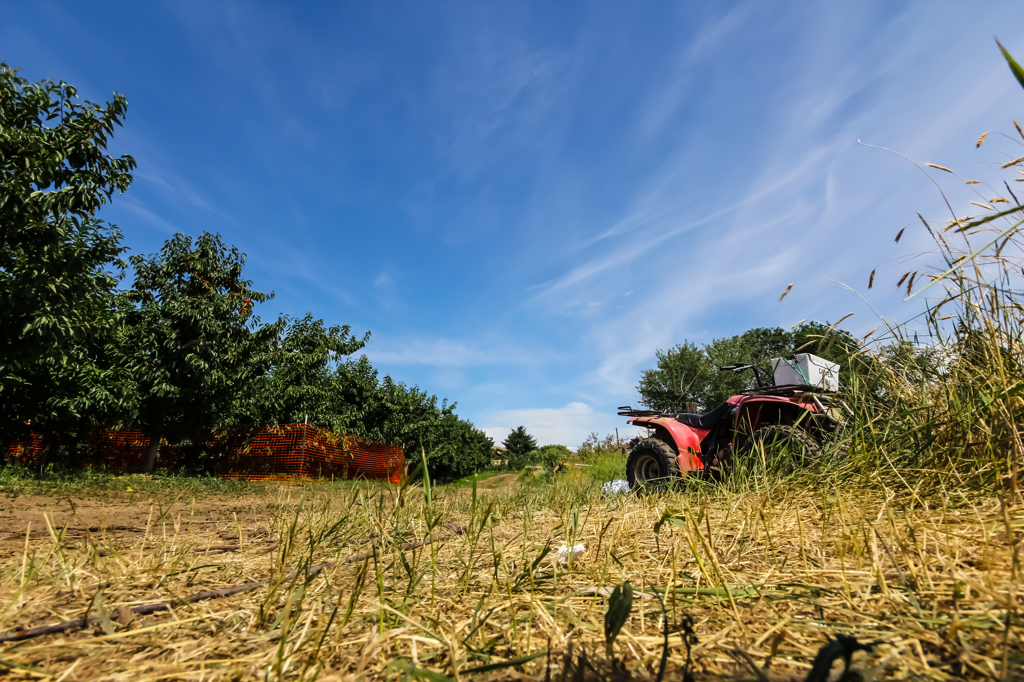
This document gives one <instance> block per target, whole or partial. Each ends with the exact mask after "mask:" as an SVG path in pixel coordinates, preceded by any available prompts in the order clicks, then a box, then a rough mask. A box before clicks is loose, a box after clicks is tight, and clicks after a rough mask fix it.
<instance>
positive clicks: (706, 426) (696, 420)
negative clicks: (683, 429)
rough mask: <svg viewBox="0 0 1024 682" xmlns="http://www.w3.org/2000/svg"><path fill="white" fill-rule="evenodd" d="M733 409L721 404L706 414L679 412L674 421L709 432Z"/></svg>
mask: <svg viewBox="0 0 1024 682" xmlns="http://www.w3.org/2000/svg"><path fill="white" fill-rule="evenodd" d="M733 407H734V406H733V404H732V403H722V404H721V405H719V406H718V407H716V408H715V409H713V410H711V411H710V412H708V413H707V414H688V413H686V412H680V413H679V414H677V415H676V421H677V422H679V423H680V424H686V425H687V426H689V427H692V428H695V429H701V430H704V431H710V430H711V429H713V428H714V427H715V425H716V424H718V422H720V421H721V420H722V418H723V417H725V416H727V415H729V414H731V413H732V410H733Z"/></svg>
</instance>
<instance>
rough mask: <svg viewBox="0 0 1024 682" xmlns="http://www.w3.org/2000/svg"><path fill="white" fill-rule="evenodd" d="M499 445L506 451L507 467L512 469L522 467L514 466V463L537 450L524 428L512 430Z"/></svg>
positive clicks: (532, 438) (519, 427)
mask: <svg viewBox="0 0 1024 682" xmlns="http://www.w3.org/2000/svg"><path fill="white" fill-rule="evenodd" d="M501 444H502V445H503V446H504V447H505V449H506V450H508V459H509V465H510V466H511V467H512V468H513V469H518V468H519V467H521V466H522V464H519V465H516V464H514V462H519V461H520V460H521V459H522V458H523V456H524V455H525V454H526V453H528V452H530V451H531V450H535V449H536V448H537V441H536V440H535V439H534V437H533V436H531V435H530V434H528V433H527V432H526V427H525V426H518V427H516V428H515V429H512V431H511V432H510V433H509V434H508V436H507V437H506V438H505V440H504V441H502V443H501Z"/></svg>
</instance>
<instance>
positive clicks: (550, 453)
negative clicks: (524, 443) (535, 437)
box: [522, 445, 573, 471]
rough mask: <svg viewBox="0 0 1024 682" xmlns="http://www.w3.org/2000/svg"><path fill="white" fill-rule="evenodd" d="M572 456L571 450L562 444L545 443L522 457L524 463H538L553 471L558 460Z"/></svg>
mask: <svg viewBox="0 0 1024 682" xmlns="http://www.w3.org/2000/svg"><path fill="white" fill-rule="evenodd" d="M572 458H573V454H572V450H570V449H569V448H567V447H565V446H564V445H545V446H543V447H540V448H537V449H536V450H531V451H530V452H528V453H526V455H524V456H523V458H522V459H523V462H524V464H539V465H540V466H542V467H544V468H545V469H546V470H548V471H553V470H554V468H555V467H556V466H558V464H559V462H565V461H566V460H569V459H572Z"/></svg>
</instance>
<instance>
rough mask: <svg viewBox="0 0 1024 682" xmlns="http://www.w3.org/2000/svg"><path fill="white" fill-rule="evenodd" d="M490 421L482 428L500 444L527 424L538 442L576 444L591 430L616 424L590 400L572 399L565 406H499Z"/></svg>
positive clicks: (603, 429)
mask: <svg viewBox="0 0 1024 682" xmlns="http://www.w3.org/2000/svg"><path fill="white" fill-rule="evenodd" d="M486 419H487V425H486V426H482V427H480V428H482V429H483V431H484V432H485V433H486V434H487V435H488V436H490V437H491V438H492V439H494V442H495V443H496V444H500V443H501V442H502V441H503V440H505V438H507V437H508V434H509V432H510V431H511V430H512V429H515V428H516V427H519V426H525V427H526V431H527V433H529V434H530V435H531V436H533V437H534V438H535V439H536V440H537V444H538V445H556V444H557V445H567V446H569V447H572V448H575V447H576V446H577V445H579V444H580V443H582V442H583V441H584V440H586V438H587V436H588V435H590V433H591V431H597V432H606V431H607V429H608V426H607V424H608V423H611V424H612V427H611V428H612V429H614V428H615V426H614V422H610V421H609V418H608V416H607V415H604V414H595V413H594V408H592V407H591V406H590V405H587V404H586V403H581V402H572V403H569V404H568V405H566V406H565V407H540V408H524V409H518V410H499V411H497V412H494V413H492V414H491V415H489V416H488V417H487V418H486Z"/></svg>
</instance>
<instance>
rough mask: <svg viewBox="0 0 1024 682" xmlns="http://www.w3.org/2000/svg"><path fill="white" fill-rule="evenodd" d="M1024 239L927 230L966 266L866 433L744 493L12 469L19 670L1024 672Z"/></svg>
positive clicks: (448, 676) (866, 377) (920, 329)
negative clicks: (609, 492) (251, 480)
mask: <svg viewBox="0 0 1024 682" xmlns="http://www.w3.org/2000/svg"><path fill="white" fill-rule="evenodd" d="M1022 135H1024V133H1022ZM979 144H980V141H979ZM1018 161H1019V160H1018ZM1014 163H1016V162H1014ZM1011 165H1012V164H1011ZM994 201H995V200H990V202H994ZM1000 202H1006V203H1009V200H1007V199H1000ZM1000 202H996V203H1000ZM978 206H983V205H981V204H978ZM989 209H991V206H989ZM986 210H988V209H986ZM993 210H994V209H993ZM996 219H999V220H1005V221H1011V220H1012V221H1014V222H1012V223H1011V224H1010V226H1009V227H1007V226H1006V224H1005V223H1003V222H997V221H996ZM1022 225H1024V208H1022V207H1021V206H1016V207H1014V208H1013V209H1011V210H1010V211H1009V212H1006V213H1005V214H1003V213H1000V214H996V213H993V214H992V215H989V216H987V217H985V218H983V219H969V218H964V219H959V218H957V217H956V216H953V219H952V220H951V221H950V223H949V224H948V225H944V226H937V227H935V228H933V227H932V226H930V225H929V226H928V228H927V229H928V230H929V232H930V233H931V234H932V235H933V237H935V240H936V245H937V249H938V251H939V252H940V254H941V256H942V262H943V264H940V266H939V270H938V271H936V270H934V269H932V270H929V269H927V268H924V269H922V270H920V271H915V272H913V273H909V272H908V273H907V274H906V275H904V279H907V280H908V284H907V293H908V294H910V293H911V289H912V287H913V286H914V283H915V281H917V282H919V286H923V285H922V284H920V283H923V282H929V283H930V284H928V285H927V286H931V284H934V283H940V286H938V287H935V288H934V289H933V290H932V291H933V293H934V294H935V295H941V296H944V298H943V299H942V300H941V301H940V302H939V303H936V304H934V305H930V307H929V308H928V311H927V317H925V318H919V319H917V320H916V322H915V324H917V325H918V326H917V327H916V328H912V327H909V326H894V325H891V324H888V323H886V321H885V320H881V319H880V324H879V329H881V330H882V331H881V332H879V333H878V334H876V333H875V331H872V332H871V333H869V334H868V336H866V337H865V338H864V340H862V341H863V342H864V345H863V348H860V349H858V350H857V351H856V352H855V353H853V354H852V355H850V357H849V363H848V366H847V370H848V372H849V374H848V376H849V378H848V380H847V382H846V386H845V387H844V402H845V404H846V405H847V407H849V412H848V414H849V419H847V425H846V427H844V429H842V430H841V431H840V432H839V433H838V434H836V436H835V438H834V440H833V441H832V442H829V443H827V444H826V448H825V452H824V455H823V456H822V457H821V458H820V459H818V460H817V461H815V462H813V463H811V464H809V465H808V466H803V465H801V466H795V467H794V466H792V465H791V463H787V462H785V461H783V462H781V463H778V464H777V465H772V464H767V458H763V459H759V458H758V457H757V456H749V455H750V453H748V456H746V457H744V458H740V457H736V458H734V459H733V460H731V461H730V462H729V471H728V475H727V476H726V477H725V478H724V479H723V480H721V481H718V480H714V479H710V478H697V477H694V478H689V479H686V480H683V481H682V482H680V484H679V485H678V486H676V487H674V488H672V489H662V490H656V491H650V492H648V493H645V494H630V495H618V496H613V497H608V496H604V495H602V493H601V484H602V483H603V482H604V481H606V480H609V479H611V478H616V477H621V475H622V472H623V469H624V462H623V455H622V454H621V453H620V452H617V451H609V450H608V449H606V450H605V451H601V452H591V453H590V454H589V455H587V457H588V458H589V459H588V460H587V461H586V462H584V463H586V464H589V465H590V466H588V467H570V469H569V471H567V472H565V473H563V474H560V475H559V476H557V477H556V478H554V480H552V477H551V475H550V473H542V474H541V475H539V476H538V475H534V474H531V475H528V476H527V475H524V476H518V475H514V474H500V475H495V476H486V477H485V476H477V477H474V478H472V479H470V480H466V481H462V482H461V483H460V484H457V485H451V486H436V487H431V486H430V485H429V484H427V485H424V484H423V483H415V484H410V485H405V486H401V487H398V486H384V485H374V484H349V483H337V484H333V483H321V484H311V485H303V486H280V485H270V484H245V483H237V482H222V481H218V480H215V479H189V478H178V477H164V478H160V477H140V476H124V477H116V476H109V475H100V474H77V475H71V476H61V475H59V474H54V473H46V472H43V474H31V475H30V474H29V473H28V472H24V471H17V470H14V469H11V468H6V469H3V470H0V560H2V561H0V633H2V634H0V669H2V670H3V671H4V673H5V674H6V675H7V676H8V677H10V678H11V679H20V678H23V679H49V680H55V681H56V680H61V681H64V680H84V679H93V680H131V681H132V682H142V681H150V680H154V681H155V680H163V679H195V680H234V679H255V678H261V679H275V680H276V679H296V680H312V679H320V680H350V679H351V680H369V679H374V680H385V679H387V680H413V679H415V680H427V681H429V682H444V681H446V680H454V681H455V682H459V681H460V680H467V679H469V678H473V679H528V680H535V681H537V682H540V681H541V680H543V681H544V682H551V680H557V682H566V681H567V680H571V681H572V682H583V681H585V680H587V681H590V680H627V679H634V678H636V679H645V680H647V679H649V680H653V681H655V682H661V680H669V679H683V680H688V679H691V678H694V677H695V678H710V677H729V678H734V679H749V680H757V681H758V682H767V681H771V680H804V679H805V680H810V681H811V682H821V681H823V680H826V679H833V680H835V679H838V678H839V677H840V675H842V671H843V670H844V668H845V666H846V665H847V662H849V665H850V666H851V670H852V671H854V672H851V673H850V674H847V675H845V679H846V680H854V679H864V680H873V679H912V680H925V679H928V680H945V679H963V678H971V679H1004V680H1005V679H1024V644H1022V641H1021V625H1022V623H1021V619H1022V615H1021V611H1022V609H1024V598H1022V590H1021V543H1022V539H1024V497H1022V486H1021V481H1020V480H1019V470H1020V467H1021V464H1022V463H1024V439H1022V437H1021V431H1022V421H1024V305H1022V303H1021V301H1020V300H1019V299H1020V294H1019V293H1018V290H1017V289H1015V288H1014V287H1015V286H1016V285H1017V284H1019V281H1020V279H1019V278H1020V273H1021V272H1024V270H1022V267H1024V244H1022V243H1021V242H1020V237H1019V235H1020V232H1019V228H1020V227H1021V226H1022ZM954 228H955V229H954ZM901 233H902V231H901ZM957 240H959V241H957ZM971 240H973V241H974V242H981V243H988V244H989V245H992V244H995V243H997V242H998V243H999V250H998V251H996V252H995V253H994V255H990V256H985V255H979V254H982V252H983V251H984V248H987V247H984V248H981V249H978V250H976V247H975V246H972V241H971ZM900 282H901V283H902V282H903V280H900ZM787 291H788V290H787ZM876 331H877V330H876ZM872 335H874V336H873V339H874V341H873V342H869V341H867V339H868V337H871V336H872ZM826 341H827V337H823V339H822V340H821V342H822V343H825V342H826ZM786 472H790V473H786ZM576 545H583V550H582V552H581V553H580V554H579V555H578V556H576V557H571V555H570V556H569V557H566V560H565V561H564V562H563V561H561V560H560V558H559V556H560V555H559V549H560V548H562V547H563V546H567V547H573V546H576ZM563 556H564V555H563ZM627 583H628V585H629V586H628V588H627V587H626V585H627ZM615 588H619V590H618V591H617V592H616V591H613V590H614V589H615ZM630 591H631V592H632V595H633V599H632V602H629V601H628V600H627V599H626V598H625V597H624V596H623V595H624V594H627V593H629V592H630ZM63 621H68V622H66V623H63V624H62V622H63ZM48 626H53V627H49V628H48ZM36 628H44V629H43V630H38V629H36ZM45 628H48V629H45ZM830 676H831V677H830Z"/></svg>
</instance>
